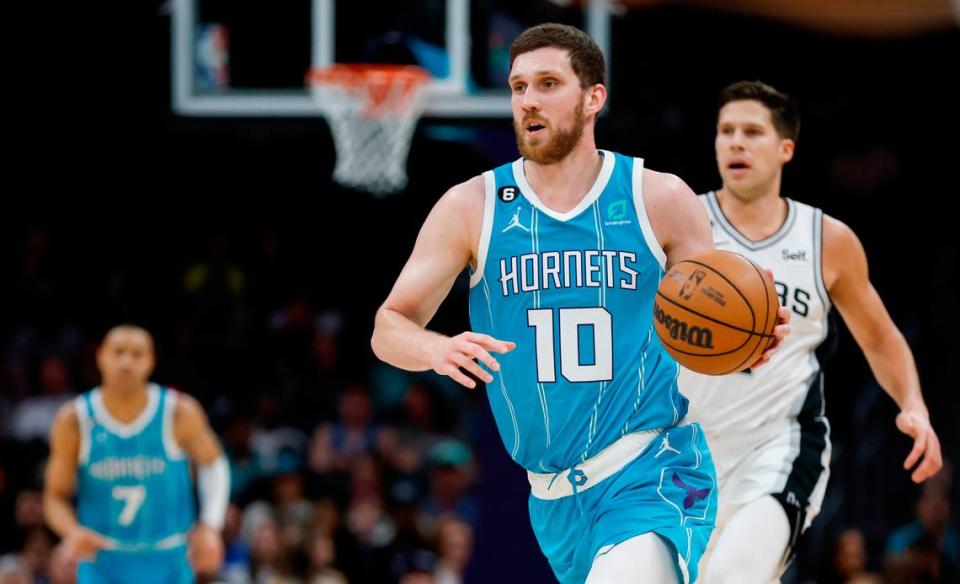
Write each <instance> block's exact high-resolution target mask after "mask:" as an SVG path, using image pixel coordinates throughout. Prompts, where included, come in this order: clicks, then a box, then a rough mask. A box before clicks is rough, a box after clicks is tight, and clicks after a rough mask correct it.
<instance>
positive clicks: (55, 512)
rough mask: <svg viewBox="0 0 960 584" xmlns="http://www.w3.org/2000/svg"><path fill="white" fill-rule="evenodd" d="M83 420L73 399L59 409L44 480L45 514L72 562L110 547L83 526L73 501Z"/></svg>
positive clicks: (52, 430) (105, 541) (103, 539)
mask: <svg viewBox="0 0 960 584" xmlns="http://www.w3.org/2000/svg"><path fill="white" fill-rule="evenodd" d="M79 452H80V423H79V422H78V421H77V415H76V412H75V411H74V409H73V402H72V401H70V402H68V403H66V404H64V405H63V407H61V408H60V411H59V412H57V417H56V419H55V420H54V422H53V428H51V430H50V458H49V460H48V461H47V468H46V475H45V477H44V482H43V515H44V517H45V518H46V520H47V524H48V525H49V526H50V529H52V530H53V531H54V532H56V533H57V535H59V536H60V537H62V538H63V539H64V549H65V550H66V551H65V553H66V554H67V557H68V558H69V559H71V560H73V561H76V560H77V559H80V558H85V557H90V556H92V555H94V554H95V553H96V551H97V550H98V549H102V548H105V547H108V545H109V544H108V542H107V540H106V539H105V538H104V537H103V536H101V535H99V534H97V533H95V532H93V531H91V530H89V529H86V528H84V527H82V526H81V525H80V523H79V522H78V521H77V514H76V511H75V510H74V508H73V504H72V503H71V502H70V500H71V498H72V497H73V494H74V492H75V490H76V486H77V460H78V455H79Z"/></svg>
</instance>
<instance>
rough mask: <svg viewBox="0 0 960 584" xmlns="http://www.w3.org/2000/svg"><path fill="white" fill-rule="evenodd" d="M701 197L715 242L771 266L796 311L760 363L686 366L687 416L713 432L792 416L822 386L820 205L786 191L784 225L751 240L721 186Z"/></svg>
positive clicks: (784, 300) (824, 306) (825, 307)
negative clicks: (734, 221) (736, 369)
mask: <svg viewBox="0 0 960 584" xmlns="http://www.w3.org/2000/svg"><path fill="white" fill-rule="evenodd" d="M700 201H701V202H702V203H703V205H704V207H706V209H707V215H708V216H709V217H710V223H711V225H712V229H713V241H714V244H715V245H716V247H717V249H722V250H728V251H734V252H737V253H740V254H743V255H745V256H747V257H749V258H750V259H752V260H753V261H755V262H757V263H758V264H760V266H762V267H764V268H770V269H771V270H773V275H774V280H775V281H776V286H777V294H778V295H779V296H780V304H781V305H782V306H785V307H787V308H789V309H790V311H791V313H792V314H791V320H790V334H789V335H788V336H787V338H786V339H785V340H784V342H783V346H782V347H781V348H780V351H779V352H778V353H777V354H776V355H774V357H773V359H772V360H771V361H770V362H769V363H767V364H765V365H763V366H762V367H760V368H758V369H757V370H755V371H751V370H748V371H746V372H743V373H737V374H734V375H724V376H710V375H701V374H699V373H694V372H692V371H689V370H687V369H683V368H681V373H680V377H679V379H678V383H679V386H680V391H681V392H682V393H683V395H684V396H686V397H687V398H688V399H689V400H690V414H689V415H690V419H691V420H692V421H695V422H699V423H700V424H701V425H702V426H703V427H704V429H705V430H706V432H707V434H708V435H712V436H715V437H722V436H723V435H724V434H726V433H727V432H726V430H728V429H732V430H734V431H735V432H747V431H750V430H753V429H757V428H760V427H762V426H766V425H768V424H771V423H775V422H779V421H788V420H794V419H796V418H797V416H798V415H799V414H800V412H801V410H802V409H803V407H804V404H805V401H806V398H807V394H808V392H809V391H816V392H820V391H821V390H822V388H821V387H820V382H819V377H820V363H819V362H818V360H817V356H816V354H815V350H816V349H817V347H819V346H820V344H821V343H823V341H824V340H825V339H826V337H827V332H828V326H827V313H828V311H829V310H830V299H829V297H828V296H827V292H826V289H825V287H824V284H823V275H822V272H821V265H822V264H821V249H822V247H821V242H822V238H821V226H822V217H823V213H822V211H820V209H816V208H814V207H810V206H809V205H804V204H803V203H798V202H796V201H792V200H790V199H786V201H787V205H788V206H789V211H788V212H787V219H786V221H784V223H783V226H781V227H780V229H779V230H778V231H777V232H776V233H774V234H773V235H771V236H770V237H768V238H766V239H764V240H762V241H750V240H749V239H747V238H746V237H744V236H743V235H742V234H741V233H740V232H738V231H737V230H736V229H735V228H734V227H733V225H731V224H730V222H729V221H727V218H726V217H724V215H723V212H722V211H721V210H720V205H719V203H718V201H717V195H716V193H714V192H712V191H711V192H709V193H707V194H705V195H701V196H700ZM817 397H819V396H817ZM820 404H821V407H822V402H820ZM820 413H821V415H822V412H820Z"/></svg>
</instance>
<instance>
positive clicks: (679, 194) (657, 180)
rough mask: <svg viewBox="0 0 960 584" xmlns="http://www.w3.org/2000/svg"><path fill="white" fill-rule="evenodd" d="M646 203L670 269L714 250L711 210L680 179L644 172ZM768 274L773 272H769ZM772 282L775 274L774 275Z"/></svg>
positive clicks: (780, 335)
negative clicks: (699, 254)
mask: <svg viewBox="0 0 960 584" xmlns="http://www.w3.org/2000/svg"><path fill="white" fill-rule="evenodd" d="M643 172H644V174H643V200H644V206H645V207H646V210H647V216H648V217H650V225H651V227H652V228H653V232H654V235H655V236H656V238H657V241H658V242H659V243H660V247H662V248H663V252H664V254H665V255H666V256H667V265H666V269H668V270H669V269H670V267H671V266H673V265H674V264H676V263H677V262H682V261H683V260H685V259H687V258H689V257H691V256H694V255H696V254H698V253H701V252H704V251H708V250H711V249H713V248H714V246H713V232H712V231H711V229H710V219H709V218H708V217H707V211H706V210H705V209H704V208H703V205H702V204H701V203H700V201H699V200H697V195H696V194H695V193H694V192H693V190H692V189H691V188H690V187H689V186H687V183H685V182H683V180H681V179H680V177H678V176H675V175H672V174H664V173H660V172H655V171H652V170H649V169H644V171H643ZM767 271H768V272H769V271H770V270H767ZM770 277H771V279H772V278H773V274H772V273H771V274H770ZM789 323H790V311H789V310H787V309H786V308H783V307H780V309H779V311H778V312H777V326H776V327H774V329H773V336H774V343H773V344H772V345H770V347H768V348H767V350H766V351H764V352H763V354H762V355H761V356H760V358H759V359H757V361H756V362H754V363H752V364H751V365H750V368H751V369H756V368H757V367H760V366H762V365H764V364H765V363H767V362H768V361H770V358H771V357H773V355H774V354H775V353H776V352H777V351H779V350H780V346H781V345H782V344H783V339H784V337H786V336H787V335H788V334H789V333H790V326H789Z"/></svg>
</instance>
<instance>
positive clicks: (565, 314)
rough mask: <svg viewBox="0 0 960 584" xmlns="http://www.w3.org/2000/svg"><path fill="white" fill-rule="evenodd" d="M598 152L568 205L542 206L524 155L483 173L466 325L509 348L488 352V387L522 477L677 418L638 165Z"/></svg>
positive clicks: (656, 255) (656, 258)
mask: <svg viewBox="0 0 960 584" xmlns="http://www.w3.org/2000/svg"><path fill="white" fill-rule="evenodd" d="M601 154H602V155H603V164H602V167H601V171H600V175H599V176H598V177H597V180H596V183H594V185H593V188H592V189H591V190H590V192H589V193H587V195H586V196H585V197H584V199H583V200H582V201H581V202H580V204H579V205H577V207H576V208H574V209H572V210H570V211H569V212H567V213H558V212H555V211H553V210H551V209H550V208H548V207H547V206H546V205H544V204H543V203H542V202H541V200H540V198H539V197H538V196H537V194H536V193H534V192H533V190H532V189H531V188H530V185H529V184H528V183H527V181H526V178H525V177H524V169H523V159H520V160H517V161H516V162H514V163H512V164H506V165H503V166H501V167H498V168H496V169H494V170H492V171H488V172H486V173H485V174H484V185H485V189H486V203H485V207H484V216H483V224H482V225H483V227H482V234H481V239H480V244H479V246H478V253H477V259H478V266H477V269H476V271H475V272H474V273H473V274H471V279H470V284H471V288H470V322H471V327H472V329H473V330H474V331H475V332H478V333H485V334H489V335H491V336H493V337H495V338H498V339H501V340H505V341H513V342H515V343H516V344H517V348H516V349H514V350H513V351H512V352H510V353H508V354H505V355H497V359H498V361H499V362H500V365H501V369H500V371H499V372H491V373H492V375H493V378H494V379H493V381H492V382H491V383H488V384H487V395H488V397H489V401H490V405H491V408H492V410H493V414H494V418H495V419H496V422H497V426H498V429H499V431H500V436H501V438H502V439H503V442H504V444H505V446H506V448H507V451H508V452H509V453H510V456H511V457H512V458H513V459H514V460H516V461H517V462H518V463H519V464H521V465H522V466H523V467H525V468H526V469H528V470H531V471H534V472H556V471H560V470H563V469H567V468H570V467H572V466H573V465H575V464H578V463H580V462H582V461H584V460H586V459H587V458H590V457H591V456H593V455H595V454H597V453H598V452H600V451H601V450H603V449H604V448H605V447H607V446H609V445H610V444H612V443H613V442H614V441H616V440H617V439H618V438H620V437H621V436H623V435H624V434H627V433H629V432H636V431H638V430H647V429H653V428H665V427H669V426H673V425H675V424H677V423H678V422H680V421H681V420H682V419H683V418H684V416H685V415H686V410H687V400H686V399H685V398H684V397H683V396H681V395H680V393H679V392H678V390H677V384H676V378H677V375H678V372H679V367H678V365H677V363H676V361H674V360H673V359H672V358H671V357H670V356H669V355H668V354H667V353H666V351H665V350H664V349H663V346H662V345H661V344H660V341H659V339H658V338H657V335H656V334H655V333H654V331H653V298H654V295H655V294H656V290H657V286H658V285H659V283H660V279H661V278H662V276H663V274H664V267H665V264H666V257H665V255H664V252H663V250H662V249H661V248H660V245H659V243H658V242H657V240H656V237H655V236H654V233H653V229H652V228H651V226H650V221H649V218H648V217H647V213H646V209H645V207H644V203H643V189H642V176H643V160H642V159H639V158H636V159H635V158H629V157H627V156H623V155H621V154H615V153H612V152H607V151H601Z"/></svg>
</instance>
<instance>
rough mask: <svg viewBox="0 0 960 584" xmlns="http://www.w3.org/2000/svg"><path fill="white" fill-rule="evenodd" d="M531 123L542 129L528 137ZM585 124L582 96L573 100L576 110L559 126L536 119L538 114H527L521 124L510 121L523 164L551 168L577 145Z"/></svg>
mask: <svg viewBox="0 0 960 584" xmlns="http://www.w3.org/2000/svg"><path fill="white" fill-rule="evenodd" d="M531 122H536V123H538V124H540V125H543V126H544V127H545V128H544V130H542V131H541V132H540V135H537V136H530V135H529V131H528V130H527V127H528V124H530V123H531ZM586 123H587V122H586V117H585V116H584V115H583V99H582V94H581V97H580V98H578V99H577V107H576V108H575V109H574V111H573V114H572V115H571V116H570V119H568V120H566V123H565V124H564V125H562V126H561V125H560V124H559V123H557V122H556V121H553V120H548V119H546V118H544V117H542V116H540V114H539V113H538V112H529V113H527V114H526V115H524V117H523V119H522V120H516V119H514V121H513V129H514V132H516V134H517V148H518V149H519V150H520V154H521V155H522V156H523V157H524V158H526V159H527V160H530V161H532V162H536V163H537V164H555V163H557V162H560V161H561V160H563V159H564V158H565V157H566V156H567V154H570V152H571V151H572V150H573V148H574V146H576V145H577V142H579V141H580V136H582V135H583V128H584V126H585V125H586Z"/></svg>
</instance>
